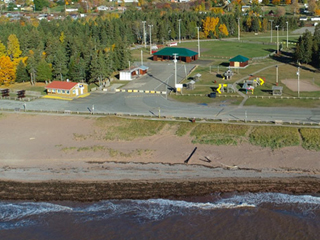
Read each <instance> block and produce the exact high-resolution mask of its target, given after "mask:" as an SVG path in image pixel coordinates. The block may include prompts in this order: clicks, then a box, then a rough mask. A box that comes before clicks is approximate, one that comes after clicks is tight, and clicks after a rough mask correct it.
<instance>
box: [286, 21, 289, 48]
mask: <svg viewBox="0 0 320 240" xmlns="http://www.w3.org/2000/svg"><path fill="white" fill-rule="evenodd" d="M286 24H287V48H288V42H289V22H288V21H286Z"/></svg>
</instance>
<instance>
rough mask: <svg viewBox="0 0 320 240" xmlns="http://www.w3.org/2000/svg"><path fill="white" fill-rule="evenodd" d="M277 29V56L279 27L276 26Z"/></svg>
mask: <svg viewBox="0 0 320 240" xmlns="http://www.w3.org/2000/svg"><path fill="white" fill-rule="evenodd" d="M276 28H277V54H278V53H279V25H277V26H276Z"/></svg>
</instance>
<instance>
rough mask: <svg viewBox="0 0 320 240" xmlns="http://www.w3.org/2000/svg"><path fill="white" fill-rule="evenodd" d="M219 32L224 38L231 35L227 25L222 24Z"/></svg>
mask: <svg viewBox="0 0 320 240" xmlns="http://www.w3.org/2000/svg"><path fill="white" fill-rule="evenodd" d="M219 32H220V33H221V34H223V35H224V36H228V35H229V32H228V29H227V26H226V25H225V24H220V26H219Z"/></svg>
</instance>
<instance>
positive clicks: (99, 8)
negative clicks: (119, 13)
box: [97, 6, 109, 11]
mask: <svg viewBox="0 0 320 240" xmlns="http://www.w3.org/2000/svg"><path fill="white" fill-rule="evenodd" d="M97 10H98V11H107V10H109V8H108V7H107V6H99V7H97Z"/></svg>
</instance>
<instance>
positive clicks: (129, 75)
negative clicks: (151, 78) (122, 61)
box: [119, 65, 149, 81]
mask: <svg viewBox="0 0 320 240" xmlns="http://www.w3.org/2000/svg"><path fill="white" fill-rule="evenodd" d="M148 69H149V68H148V67H146V66H143V65H142V66H140V67H134V66H132V67H130V68H127V69H124V70H122V71H120V76H119V80H121V81H131V80H133V79H134V78H137V77H139V76H142V75H144V74H146V73H147V72H148Z"/></svg>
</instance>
